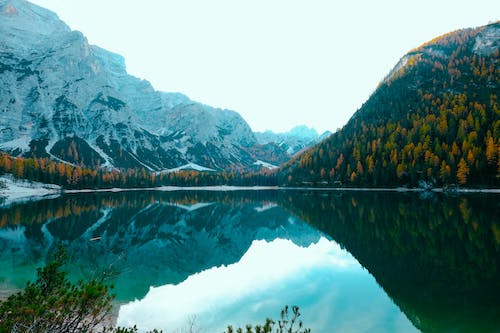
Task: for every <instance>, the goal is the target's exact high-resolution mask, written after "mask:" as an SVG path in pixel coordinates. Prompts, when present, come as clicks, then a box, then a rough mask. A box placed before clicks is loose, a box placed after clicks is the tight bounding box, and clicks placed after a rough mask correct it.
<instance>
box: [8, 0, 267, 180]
mask: <svg viewBox="0 0 500 333" xmlns="http://www.w3.org/2000/svg"><path fill="white" fill-rule="evenodd" d="M0 119H1V122H0V149H1V150H3V151H6V152H8V153H10V154H13V155H22V156H37V157H51V158H53V159H56V160H61V161H65V162H68V163H73V164H83V165H86V166H92V167H95V166H106V167H120V168H128V167H139V168H141V167H144V168H145V169H149V170H155V171H159V170H165V169H173V168H183V167H184V166H187V167H190V166H193V165H194V166H202V167H204V168H210V169H218V170H220V169H238V168H245V167H247V166H250V165H253V164H254V163H255V162H257V159H260V158H262V157H265V156H266V153H265V150H262V149H260V145H258V144H257V140H256V138H255V136H254V134H253V132H252V130H251V129H250V127H249V126H248V124H247V123H246V122H245V121H244V120H243V118H242V117H241V116H240V115H239V114H238V113H236V112H234V111H230V110H221V109H216V108H212V107H210V106H207V105H203V104H200V103H197V102H194V101H192V100H190V99H189V98H188V97H186V96H184V95H182V94H178V93H164V92H159V91H156V90H155V89H154V88H153V87H152V86H151V84H150V83H149V82H148V81H145V80H140V79H138V78H136V77H133V76H131V75H129V74H127V71H126V67H125V61H124V59H123V57H121V56H120V55H117V54H114V53H112V52H109V51H106V50H104V49H102V48H99V47H97V46H94V45H89V43H88V41H87V39H86V38H85V37H84V36H83V35H82V34H81V33H80V32H78V31H72V30H71V29H70V28H69V27H68V26H67V25H66V24H65V23H64V22H62V21H61V20H60V19H59V18H58V17H57V15H56V14H54V13H53V12H51V11H49V10H46V9H43V8H41V7H38V6H36V5H33V4H31V3H29V2H27V1H24V0H0ZM257 155H258V156H257ZM270 162H272V161H270Z"/></svg>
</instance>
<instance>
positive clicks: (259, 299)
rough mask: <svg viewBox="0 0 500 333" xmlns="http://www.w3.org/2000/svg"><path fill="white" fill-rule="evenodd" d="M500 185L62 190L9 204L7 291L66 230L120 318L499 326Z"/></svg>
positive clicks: (346, 326)
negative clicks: (421, 190)
mask: <svg viewBox="0 0 500 333" xmlns="http://www.w3.org/2000/svg"><path fill="white" fill-rule="evenodd" d="M498 199H500V197H498V196H495V195H488V196H486V195H467V196H458V197H450V196H443V195H430V196H425V197H422V196H421V195H418V194H402V193H339V192H324V191H314V192H308V191H260V192H252V191H249V192H227V193H225V192H174V193H162V192H130V193H108V194H105V193H101V194H85V195H83V194H82V195H66V196H63V197H60V198H57V199H51V200H43V201H38V202H33V203H24V204H19V205H12V206H9V207H1V208H0V265H1V267H2V269H1V270H0V288H1V294H6V293H9V292H12V291H13V290H15V289H17V288H22V286H23V285H24V284H25V282H26V281H27V280H28V279H32V278H33V277H34V272H35V268H36V267H38V266H40V265H42V264H43V262H44V261H45V260H46V258H47V257H48V256H50V254H51V253H53V251H54V250H55V249H56V247H57V244H59V243H62V244H63V245H65V247H66V248H67V249H68V252H69V254H70V258H71V260H70V263H69V264H68V267H67V270H68V271H69V272H70V276H71V277H72V279H75V280H76V279H79V278H91V277H99V278H104V279H105V281H108V282H109V283H112V284H114V286H115V289H114V292H115V293H116V299H117V303H118V304H119V306H120V309H119V316H118V323H119V324H124V325H130V324H137V325H138V327H139V328H140V329H148V328H153V327H156V328H162V329H164V330H168V331H173V330H176V329H178V330H182V329H184V328H187V327H188V326H189V325H190V324H192V323H193V324H194V325H195V327H197V328H199V329H200V331H203V332H221V331H222V330H223V329H224V328H225V326H226V325H227V324H232V325H241V326H242V325H244V324H246V323H252V324H258V323H263V322H264V319H265V318H266V317H273V318H275V319H277V318H278V317H279V312H280V309H281V308H282V307H283V306H284V305H285V304H289V305H292V304H295V305H298V306H299V307H300V309H301V313H302V316H301V319H302V320H303V321H304V323H305V326H306V327H310V328H312V330H313V332H418V331H423V332H496V331H498V329H499V328H500V323H499V318H500V306H499V302H498V299H499V298H498V297H499V296H500V293H499V289H500V288H499V283H498V281H500V279H499V276H500V273H499V267H500V263H499V261H500V221H499V218H498V217H499V216H500V206H499V202H500V200H498Z"/></svg>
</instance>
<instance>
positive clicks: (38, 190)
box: [0, 175, 61, 205]
mask: <svg viewBox="0 0 500 333" xmlns="http://www.w3.org/2000/svg"><path fill="white" fill-rule="evenodd" d="M0 182H1V183H4V184H5V185H6V188H0V198H2V197H3V198H4V199H5V200H4V202H3V204H4V205H5V204H10V203H12V202H14V201H20V200H32V199H38V198H41V197H46V196H51V195H58V194H59V193H60V192H61V187H60V186H58V185H53V184H43V183H38V182H30V181H27V180H19V179H14V177H12V175H3V176H0Z"/></svg>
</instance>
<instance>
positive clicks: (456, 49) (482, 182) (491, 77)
mask: <svg viewBox="0 0 500 333" xmlns="http://www.w3.org/2000/svg"><path fill="white" fill-rule="evenodd" d="M499 64H500V23H499V22H496V23H493V24H489V25H487V26H483V27H479V28H474V29H463V30H459V31H455V32H452V33H449V34H446V35H444V36H441V37H438V38H435V39H433V40H431V41H430V42H428V43H426V44H424V45H422V46H420V47H418V48H416V49H414V50H412V51H410V52H409V53H408V54H406V55H405V56H404V57H403V58H402V59H401V61H400V62H399V63H398V64H397V65H396V66H395V68H394V69H393V70H392V71H391V72H390V73H389V75H388V76H387V77H386V78H385V79H384V80H383V81H382V82H381V83H380V84H379V86H378V88H377V89H376V90H375V92H374V93H373V94H372V95H371V96H370V98H369V99H368V100H367V101H366V102H365V103H364V104H363V106H362V107H361V108H360V109H359V110H358V111H357V112H356V113H355V114H354V115H353V117H352V118H351V119H350V120H349V122H348V123H347V124H346V126H344V128H342V130H340V131H338V132H336V133H334V134H333V135H332V136H330V137H329V138H328V139H327V140H325V141H323V142H321V143H320V144H318V145H316V146H315V147H314V148H312V149H310V150H308V151H306V152H304V153H303V154H301V155H300V156H298V157H296V158H295V159H293V160H292V161H290V162H289V163H287V164H286V165H285V166H283V168H282V169H281V179H282V183H287V184H293V185H299V184H324V185H327V186H332V185H333V186H335V185H341V184H342V185H348V186H412V187H416V186H421V187H434V186H448V185H452V184H458V185H465V186H488V187H498V186H500V183H499V181H500V111H499V107H498V105H499V100H498V98H499V91H500V69H499Z"/></svg>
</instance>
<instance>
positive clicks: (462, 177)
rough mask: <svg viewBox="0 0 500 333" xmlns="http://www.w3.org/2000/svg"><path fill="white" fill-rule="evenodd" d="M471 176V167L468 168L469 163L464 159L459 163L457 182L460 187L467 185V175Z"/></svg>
mask: <svg viewBox="0 0 500 333" xmlns="http://www.w3.org/2000/svg"><path fill="white" fill-rule="evenodd" d="M468 174H469V167H468V166H467V162H465V160H464V159H463V158H461V159H460V162H458V169H457V180H458V183H459V184H460V185H465V184H466V183H467V175H468Z"/></svg>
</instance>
